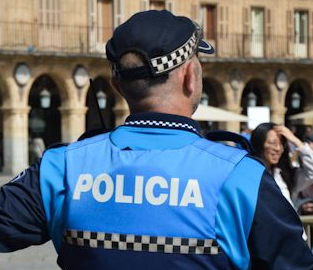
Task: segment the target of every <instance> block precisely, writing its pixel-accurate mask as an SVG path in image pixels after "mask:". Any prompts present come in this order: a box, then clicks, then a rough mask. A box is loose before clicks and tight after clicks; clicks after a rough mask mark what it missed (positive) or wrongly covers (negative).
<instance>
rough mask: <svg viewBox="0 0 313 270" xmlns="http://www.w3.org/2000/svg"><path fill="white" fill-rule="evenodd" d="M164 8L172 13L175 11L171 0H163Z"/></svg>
mask: <svg viewBox="0 0 313 270" xmlns="http://www.w3.org/2000/svg"><path fill="white" fill-rule="evenodd" d="M165 9H166V10H168V11H170V12H172V13H175V10H174V2H172V1H166V2H165Z"/></svg>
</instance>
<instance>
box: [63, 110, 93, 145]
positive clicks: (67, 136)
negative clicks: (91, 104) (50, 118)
mask: <svg viewBox="0 0 313 270" xmlns="http://www.w3.org/2000/svg"><path fill="white" fill-rule="evenodd" d="M87 109H88V108H87V107H83V108H70V107H60V108H59V110H60V113H61V130H62V135H61V136H62V142H73V141H76V140H77V139H78V137H79V136H80V135H82V134H83V133H84V132H85V130H86V112H87Z"/></svg>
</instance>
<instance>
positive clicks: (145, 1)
mask: <svg viewBox="0 0 313 270" xmlns="http://www.w3.org/2000/svg"><path fill="white" fill-rule="evenodd" d="M148 9H149V0H141V1H140V11H145V10H148Z"/></svg>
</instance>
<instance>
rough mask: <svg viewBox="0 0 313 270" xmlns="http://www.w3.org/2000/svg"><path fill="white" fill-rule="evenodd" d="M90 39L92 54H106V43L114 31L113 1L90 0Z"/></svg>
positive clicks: (89, 48)
mask: <svg viewBox="0 0 313 270" xmlns="http://www.w3.org/2000/svg"><path fill="white" fill-rule="evenodd" d="M88 12H89V37H88V50H89V51H90V52H94V51H99V52H104V50H105V44H106V41H107V40H108V39H109V38H110V37H111V35H112V31H113V2H112V1H111V0H89V8H88Z"/></svg>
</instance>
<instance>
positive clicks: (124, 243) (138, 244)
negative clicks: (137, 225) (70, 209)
mask: <svg viewBox="0 0 313 270" xmlns="http://www.w3.org/2000/svg"><path fill="white" fill-rule="evenodd" d="M64 241H65V242H66V243H68V244H70V245H77V246H84V247H92V248H104V249H116V250H132V251H148V252H161V253H178V254H206V255H208V254H210V255H217V254H219V253H220V252H222V250H221V248H220V247H219V246H218V244H217V242H216V240H212V239H197V238H181V237H165V236H150V235H134V234H118V233H104V232H91V231H77V230H66V231H65V232H64Z"/></svg>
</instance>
